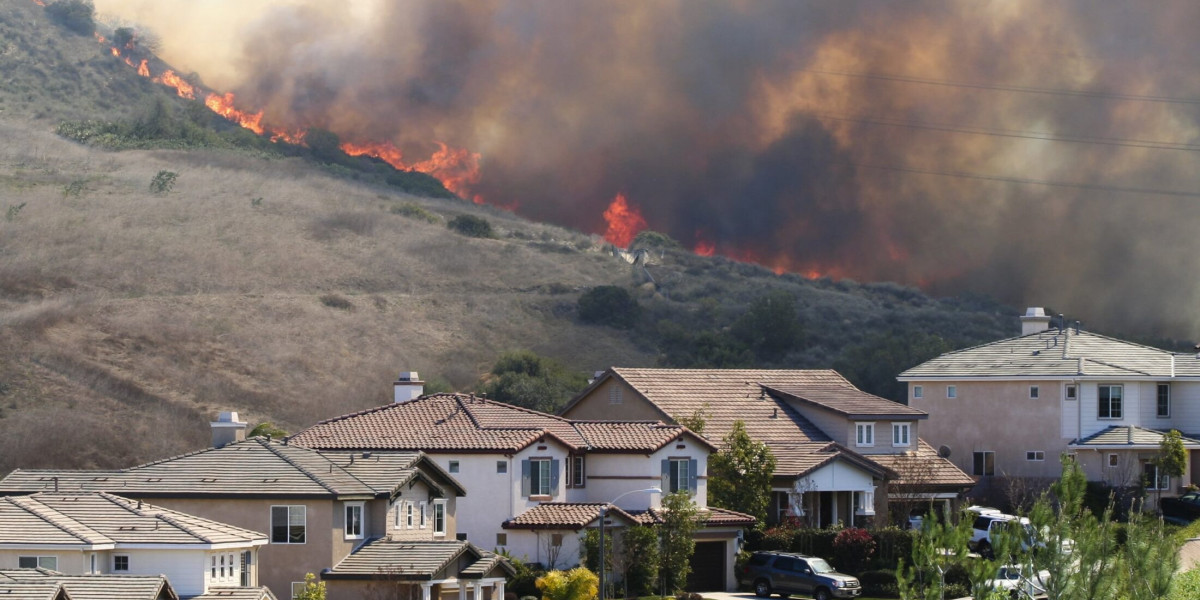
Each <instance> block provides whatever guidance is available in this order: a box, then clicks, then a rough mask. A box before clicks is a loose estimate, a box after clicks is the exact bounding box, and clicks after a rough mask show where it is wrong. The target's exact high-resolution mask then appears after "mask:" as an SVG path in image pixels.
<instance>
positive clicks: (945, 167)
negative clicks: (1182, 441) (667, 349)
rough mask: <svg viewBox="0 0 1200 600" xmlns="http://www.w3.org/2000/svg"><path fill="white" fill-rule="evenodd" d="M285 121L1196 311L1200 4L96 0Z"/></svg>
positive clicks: (1097, 299)
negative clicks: (1199, 27) (462, 152)
mask: <svg viewBox="0 0 1200 600" xmlns="http://www.w3.org/2000/svg"><path fill="white" fill-rule="evenodd" d="M98 5H99V6H98V8H99V9H100V11H101V12H109V13H112V14H115V15H118V16H120V17H121V18H124V19H129V20H133V21H138V22H141V23H144V24H146V25H148V26H150V27H151V28H153V29H154V30H155V31H156V32H157V33H158V34H159V36H160V37H161V39H162V46H163V47H162V52H161V54H162V55H163V57H164V58H165V59H166V60H168V61H170V62H172V63H174V64H175V65H176V66H177V67H179V68H180V69H182V70H184V71H188V70H195V71H198V72H199V73H200V75H201V76H202V77H204V78H205V80H206V82H207V83H209V84H211V85H213V86H215V87H220V88H223V89H228V90H231V91H233V92H235V93H236V94H237V95H238V98H239V101H240V102H243V103H245V104H246V105H247V106H253V107H256V108H263V109H265V111H266V117H265V120H266V121H268V122H273V123H275V124H277V125H279V126H285V127H289V128H296V127H306V126H320V127H323V128H327V129H330V130H332V131H334V132H336V133H338V134H339V135H340V136H341V137H342V138H343V139H344V140H349V141H355V142H381V141H390V142H392V143H394V144H395V145H396V146H397V147H399V148H400V149H401V150H403V152H404V155H405V157H406V158H407V157H412V158H413V159H420V158H422V157H428V156H429V155H430V154H431V153H432V152H434V151H435V150H436V149H437V146H436V142H444V143H446V144H448V145H450V146H451V147H456V148H466V149H469V150H470V151H472V152H476V153H479V155H480V161H479V164H480V173H479V178H478V180H477V183H474V184H473V185H472V189H471V193H472V194H473V195H474V194H477V195H479V196H480V197H482V199H483V200H484V201H485V202H489V203H494V204H498V205H505V206H511V207H515V209H516V210H517V211H518V212H519V213H521V214H525V215H527V216H530V217H532V218H536V219H544V220H548V221H553V222H557V223H561V224H564V225H568V226H572V227H576V228H579V229H582V230H585V231H593V232H602V231H604V227H605V222H604V220H603V218H602V214H603V212H604V210H605V208H606V207H607V206H608V205H609V203H610V202H612V200H613V198H614V197H615V196H616V195H617V194H618V193H621V194H624V195H625V197H626V198H627V199H628V203H629V204H630V205H631V206H632V207H634V208H636V209H638V210H640V211H641V213H642V215H643V216H644V218H645V220H646V221H647V223H648V224H649V226H650V227H651V228H652V229H655V230H660V231H664V232H667V233H669V234H670V235H672V236H673V237H675V238H676V239H679V240H682V241H683V242H684V243H685V244H688V245H696V246H697V247H699V248H704V249H707V248H715V250H716V252H717V253H718V254H725V255H728V256H732V257H738V258H742V259H747V260H755V261H758V262H761V263H763V264H765V265H767V266H770V267H773V268H776V269H780V270H789V271H795V272H800V273H806V274H813V275H833V276H835V277H850V278H854V279H857V280H894V281H899V282H902V283H906V284H913V285H920V286H922V287H924V288H925V289H927V290H930V291H932V292H935V293H951V292H958V291H964V290H975V291H981V292H986V293H990V294H993V295H996V296H998V297H999V298H1001V299H1003V300H1006V301H1009V302H1011V303H1013V304H1016V305H1025V304H1038V305H1048V306H1052V307H1054V308H1055V309H1056V310H1062V311H1068V312H1069V314H1070V315H1072V316H1073V317H1079V318H1083V319H1085V320H1086V321H1089V322H1091V323H1093V324H1096V325H1105V326H1109V327H1114V326H1115V327H1123V328H1131V329H1132V328H1139V329H1142V330H1153V331H1156V332H1161V333H1166V334H1171V335H1175V336H1178V337H1183V338H1186V337H1189V336H1196V335H1200V309H1198V308H1197V307H1200V287H1198V286H1200V261H1198V260H1195V259H1194V258H1193V257H1194V256H1196V255H1198V254H1200V231H1197V227H1196V224H1200V168H1197V167H1198V166H1200V161H1198V158H1200V155H1198V151H1200V140H1198V139H1197V137H1198V135H1200V131H1198V127H1197V125H1198V123H1200V75H1198V74H1197V66H1198V65H1197V59H1196V58H1195V57H1197V56H1200V36H1198V35H1196V34H1195V31H1194V25H1195V24H1196V23H1200V3H1196V2H1189V1H1186V0H1163V1H1158V2H1154V3H1149V4H1146V3H1143V4H1139V5H1137V7H1136V9H1133V8H1130V5H1129V4H1128V3H1126V2H1117V1H1115V0H1104V1H1096V0H1066V1H1062V2H1052V3H1047V2H1040V1H1037V0H1012V1H996V2H986V3H983V2H969V3H961V2H949V1H941V2H933V1H930V2H917V1H913V2H888V1H885V0H857V1H840V2H798V1H796V0H779V1H775V2H771V1H767V0H753V1H744V2H743V1H734V0H729V1H723V2H716V1H711V2H709V1H699V0H688V1H684V0H674V1H670V0H654V1H646V0H629V1H624V2H621V1H604V2H559V1H551V0H543V1H535V0H512V1H479V0H463V1H453V0H427V1H420V2H418V1H399V0H396V1H389V0H375V1H368V0H359V1H352V2H347V3H329V2H322V1H318V0H292V1H285V0H264V1H261V2H254V3H248V2H243V1H231V0H197V1H196V2H192V3H186V6H181V5H180V4H179V3H170V5H171V7H172V8H171V10H169V11H168V10H163V9H162V6H163V3H161V2H157V1H155V0H101V1H99V2H98Z"/></svg>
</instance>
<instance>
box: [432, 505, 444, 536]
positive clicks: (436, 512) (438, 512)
mask: <svg viewBox="0 0 1200 600" xmlns="http://www.w3.org/2000/svg"><path fill="white" fill-rule="evenodd" d="M439 520H440V521H441V523H438V521H439ZM439 527H440V528H441V529H440V530H439V529H438V528H439ZM433 535H434V537H445V536H446V501H445V500H442V499H438V500H434V501H433Z"/></svg>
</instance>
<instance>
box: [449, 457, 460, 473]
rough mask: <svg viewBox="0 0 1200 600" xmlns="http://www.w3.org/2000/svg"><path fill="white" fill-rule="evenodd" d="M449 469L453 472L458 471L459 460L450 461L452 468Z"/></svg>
mask: <svg viewBox="0 0 1200 600" xmlns="http://www.w3.org/2000/svg"><path fill="white" fill-rule="evenodd" d="M448 470H449V471H450V472H451V473H457V472H458V461H457V460H452V461H450V468H449V469H448Z"/></svg>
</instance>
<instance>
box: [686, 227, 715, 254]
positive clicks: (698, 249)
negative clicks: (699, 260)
mask: <svg viewBox="0 0 1200 600" xmlns="http://www.w3.org/2000/svg"><path fill="white" fill-rule="evenodd" d="M692 252H695V253H696V254H697V255H699V256H712V255H714V254H716V253H717V245H716V244H714V243H712V242H710V241H708V238H707V237H706V236H705V234H704V231H701V230H697V231H696V244H695V245H694V246H692Z"/></svg>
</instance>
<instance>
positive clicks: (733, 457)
mask: <svg viewBox="0 0 1200 600" xmlns="http://www.w3.org/2000/svg"><path fill="white" fill-rule="evenodd" d="M724 442H725V443H724V447H723V448H722V449H721V451H720V452H717V453H716V454H714V455H712V456H711V457H710V458H709V460H708V475H709V477H708V502H709V504H711V505H713V506H717V507H720V508H728V509H730V510H736V511H738V512H743V513H746V514H748V515H752V516H753V517H754V518H756V519H758V522H759V524H760V525H761V524H762V523H765V522H766V519H767V507H768V506H769V505H770V503H771V477H772V475H773V474H774V473H775V456H774V455H773V454H771V449H770V448H768V447H767V445H766V444H764V443H762V442H757V441H754V440H753V439H751V438H750V434H748V433H746V424H745V423H743V422H742V421H741V420H738V421H734V422H733V429H732V430H731V431H730V432H729V435H727V436H725V440H724Z"/></svg>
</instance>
